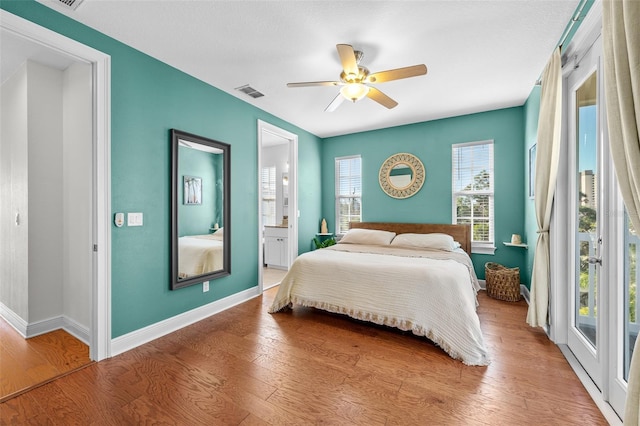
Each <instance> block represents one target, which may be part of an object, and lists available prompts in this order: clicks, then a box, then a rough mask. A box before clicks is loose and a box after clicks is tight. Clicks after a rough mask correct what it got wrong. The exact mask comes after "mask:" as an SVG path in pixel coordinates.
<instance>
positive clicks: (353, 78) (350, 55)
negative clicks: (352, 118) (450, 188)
mask: <svg viewBox="0 0 640 426" xmlns="http://www.w3.org/2000/svg"><path fill="white" fill-rule="evenodd" d="M336 48H337V49H338V56H340V62H342V68H343V71H342V73H340V81H309V82H302V83H287V87H309V86H342V87H341V88H340V92H339V93H338V95H337V96H336V97H335V98H334V99H333V101H331V103H330V104H329V105H328V106H327V107H326V108H325V111H327V112H331V111H335V110H336V108H338V106H340V104H341V103H342V101H344V100H345V99H348V100H350V101H352V102H356V101H359V100H360V99H362V98H364V97H365V96H366V97H368V98H369V99H373V100H374V101H376V102H378V103H379V104H380V105H382V106H384V107H386V108H389V109H391V108H394V107H395V106H396V105H398V102H396V101H394V100H393V99H391V98H390V97H389V96H387V95H385V94H384V93H382V92H381V91H380V90H378V89H376V88H375V87H373V86H370V85H369V84H371V83H384V82H386V81H392V80H400V79H403V78H409V77H416V76H419V75H425V74H426V73H427V66H426V65H424V64H420V65H413V66H410V67H404V68H395V69H392V70H387V71H380V72H376V73H373V74H371V73H369V70H368V69H367V68H366V67H364V66H362V65H360V60H361V59H362V57H363V53H362V52H361V51H359V50H353V47H352V46H351V45H349V44H337V45H336Z"/></svg>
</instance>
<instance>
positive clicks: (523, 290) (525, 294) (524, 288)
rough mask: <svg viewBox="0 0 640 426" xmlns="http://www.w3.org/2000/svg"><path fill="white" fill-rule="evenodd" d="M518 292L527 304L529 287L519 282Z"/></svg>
mask: <svg viewBox="0 0 640 426" xmlns="http://www.w3.org/2000/svg"><path fill="white" fill-rule="evenodd" d="M520 294H521V295H522V297H523V298H524V301H525V302H527V305H529V304H530V303H529V301H530V300H531V299H530V296H531V294H530V293H529V289H528V288H527V286H526V285H524V284H520Z"/></svg>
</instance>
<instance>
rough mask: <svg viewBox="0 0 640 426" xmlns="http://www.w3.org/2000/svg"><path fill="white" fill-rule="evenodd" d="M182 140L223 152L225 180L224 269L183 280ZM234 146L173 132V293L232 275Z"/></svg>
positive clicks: (174, 130) (173, 130) (185, 133)
mask: <svg viewBox="0 0 640 426" xmlns="http://www.w3.org/2000/svg"><path fill="white" fill-rule="evenodd" d="M180 140H184V141H187V142H191V143H194V144H200V145H206V146H210V147H213V148H218V149H220V150H222V153H223V162H222V168H223V170H222V176H223V177H222V179H223V182H224V185H223V190H222V191H223V192H222V196H223V203H222V204H223V205H222V209H223V210H222V214H223V222H222V226H223V227H224V234H223V244H224V248H223V256H224V258H223V266H222V269H220V270H217V271H214V272H212V273H209V274H202V275H197V276H193V277H189V278H185V279H182V280H179V279H178V236H179V229H178V222H179V221H178V206H179V205H180V200H179V199H178V192H179V191H178V188H179V187H180V185H182V181H181V178H180V174H179V170H178V164H179V161H178V160H179V158H178V155H179V154H178V151H179V150H178V147H179V142H180ZM230 194H231V145H229V144H226V143H224V142H219V141H216V140H213V139H209V138H205V137H203V136H198V135H194V134H191V133H187V132H183V131H181V130H176V129H171V290H177V289H179V288H183V287H188V286H191V285H194V284H199V283H201V282H204V281H209V280H214V279H216V278H222V277H225V276H227V275H230V274H231V197H230Z"/></svg>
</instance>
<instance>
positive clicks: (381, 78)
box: [367, 64, 427, 83]
mask: <svg viewBox="0 0 640 426" xmlns="http://www.w3.org/2000/svg"><path fill="white" fill-rule="evenodd" d="M426 73H427V66H426V65H425V64H420V65H413V66H410V67H404V68H396V69H393V70H387V71H380V72H374V73H373V74H369V76H368V77H367V82H369V83H384V82H385V81H392V80H400V79H402V78H409V77H417V76H419V75H425V74H426Z"/></svg>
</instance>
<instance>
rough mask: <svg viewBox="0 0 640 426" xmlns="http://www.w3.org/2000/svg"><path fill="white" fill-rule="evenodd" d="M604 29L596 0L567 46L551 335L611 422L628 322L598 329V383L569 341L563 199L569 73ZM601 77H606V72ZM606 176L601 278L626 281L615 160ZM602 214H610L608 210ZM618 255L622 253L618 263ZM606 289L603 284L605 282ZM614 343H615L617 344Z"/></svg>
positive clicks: (613, 297) (602, 304)
mask: <svg viewBox="0 0 640 426" xmlns="http://www.w3.org/2000/svg"><path fill="white" fill-rule="evenodd" d="M601 29H602V1H601V0H596V1H595V3H594V5H593V6H592V7H591V9H590V11H589V14H588V15H587V16H586V18H585V19H584V21H583V22H582V24H581V25H580V27H579V28H578V31H577V32H576V34H575V35H574V37H573V39H572V40H571V42H570V44H569V45H568V46H567V47H566V49H563V66H562V72H563V79H564V84H563V113H562V117H563V126H562V127H563V131H562V132H563V133H562V144H561V148H560V158H561V163H560V167H559V170H558V179H557V184H556V197H555V202H554V205H553V210H552V225H551V232H550V246H551V287H550V290H551V294H550V310H549V313H550V326H549V330H548V331H549V336H550V338H551V340H552V341H554V342H555V343H556V344H558V346H559V347H560V349H561V351H562V352H563V354H564V355H565V357H566V358H567V361H568V362H569V364H570V365H571V367H572V368H573V370H574V371H575V373H576V375H577V376H578V377H579V379H580V380H581V382H582V383H583V385H584V386H585V388H586V390H587V391H588V393H589V395H590V396H591V397H592V398H593V400H594V402H595V403H596V405H597V406H598V408H599V409H600V410H601V411H602V413H603V415H604V416H605V418H606V419H607V421H608V422H609V423H611V424H621V421H620V418H621V416H622V413H623V406H622V405H620V404H619V403H617V402H615V401H620V399H622V401H623V403H624V398H625V396H626V383H625V382H623V381H622V380H620V377H621V373H620V370H621V368H622V366H620V365H618V366H617V367H615V363H616V359H617V357H618V354H619V352H618V351H619V350H621V348H618V347H617V346H618V345H617V343H616V340H614V339H617V338H618V335H619V334H621V333H622V332H621V331H620V330H621V328H622V325H621V324H620V323H619V321H620V319H619V318H618V316H617V315H616V316H614V317H611V315H609V317H610V318H609V321H608V324H607V325H606V328H605V327H600V330H599V332H598V334H599V335H600V338H605V339H609V340H608V342H607V341H606V340H604V341H603V340H600V342H599V345H600V349H601V356H602V359H601V362H602V367H603V369H604V373H603V377H602V386H601V389H598V388H597V387H596V386H595V384H594V382H593V381H592V379H591V377H589V376H588V374H587V373H586V371H585V369H584V368H583V366H582V365H581V364H580V363H579V362H578V360H577V359H576V358H575V356H574V354H573V353H572V352H571V351H570V350H569V348H568V345H567V343H568V334H569V333H568V329H569V325H570V322H571V316H572V315H573V311H572V310H571V309H570V308H569V306H570V304H571V303H572V301H571V289H570V288H568V284H567V276H568V272H566V268H567V266H566V265H570V264H573V259H572V258H570V256H569V254H568V253H567V251H568V250H567V238H568V234H567V233H566V232H568V231H567V230H568V229H569V228H570V227H569V226H568V221H567V220H568V214H569V210H568V202H560V201H561V200H567V199H568V198H570V194H571V192H570V185H571V181H572V178H570V176H569V172H568V170H567V167H565V166H566V164H567V157H568V156H569V155H573V156H575V153H573V154H571V153H569V148H568V145H569V143H568V142H569V137H570V135H569V131H568V126H567V125H566V124H567V120H568V118H569V117H570V115H571V114H570V111H569V106H568V102H567V100H568V97H569V96H570V95H571V93H570V90H569V88H568V87H567V86H568V84H567V80H568V76H569V75H570V74H571V73H572V72H573V71H574V70H575V68H577V67H579V66H580V60H581V59H582V58H583V57H584V56H585V54H586V53H587V52H588V51H589V49H591V47H592V45H593V44H594V43H595V42H596V41H597V39H598V37H601ZM598 72H599V73H602V66H601V64H600V66H599V67H598ZM599 78H602V77H601V76H600V77H599ZM598 96H599V97H600V99H601V100H602V102H601V104H600V105H599V107H600V111H599V113H598V117H599V120H600V124H601V126H600V129H599V132H600V133H601V134H600V137H601V138H602V140H603V142H602V146H603V147H604V151H605V152H604V153H601V152H599V155H600V154H604V155H602V156H601V159H600V161H601V164H602V161H609V160H607V159H606V158H604V157H608V156H609V152H608V133H607V131H606V115H605V114H606V112H605V105H604V94H603V92H602V89H601V88H599V92H598ZM563 159H564V162H563ZM600 169H601V170H602V166H600ZM601 173H602V172H601ZM601 181H602V186H601V189H600V194H602V195H603V196H606V197H607V198H608V200H607V201H604V200H603V202H606V203H607V205H605V207H604V209H605V210H606V211H607V213H606V215H607V216H608V217H607V218H603V219H604V220H603V222H604V223H603V226H604V229H603V230H602V231H603V232H605V233H606V234H604V235H603V238H607V240H605V241H606V242H607V246H606V247H605V250H604V251H603V252H602V253H601V255H602V257H603V260H604V261H605V262H607V268H606V270H602V269H601V272H600V280H601V281H607V282H609V283H617V282H622V280H623V279H622V278H621V277H623V276H624V275H623V269H624V265H623V262H624V259H623V258H622V254H621V253H620V252H619V247H620V246H621V242H620V237H621V235H623V234H622V233H620V231H621V229H620V227H621V224H620V222H621V221H620V220H618V219H619V218H620V217H619V216H620V215H622V213H621V212H622V211H623V204H622V199H621V195H620V193H619V190H618V188H617V180H616V177H615V173H614V171H613V167H612V166H611V167H609V171H608V173H607V176H603V179H601ZM605 193H606V194H605ZM609 207H611V208H614V210H615V211H613V212H610V211H609V210H608V208H609ZM618 213H620V214H618ZM602 214H603V215H605V213H602ZM613 259H616V260H615V263H614V261H613ZM571 285H573V283H571ZM617 287H618V286H616V285H609V286H608V288H607V290H606V292H604V291H601V293H602V294H600V295H599V300H598V306H599V310H600V309H601V308H602V310H601V311H599V313H598V314H599V316H600V315H604V314H607V313H611V312H613V311H614V310H615V309H621V306H622V305H621V303H622V302H621V297H622V296H621V294H620V291H619V289H618V288H617ZM601 290H603V288H602V286H601ZM612 345H613V346H615V347H613V348H612ZM603 349H606V350H603ZM614 371H615V373H614ZM614 409H615V410H614ZM616 411H617V413H616ZM618 413H619V414H618Z"/></svg>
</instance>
